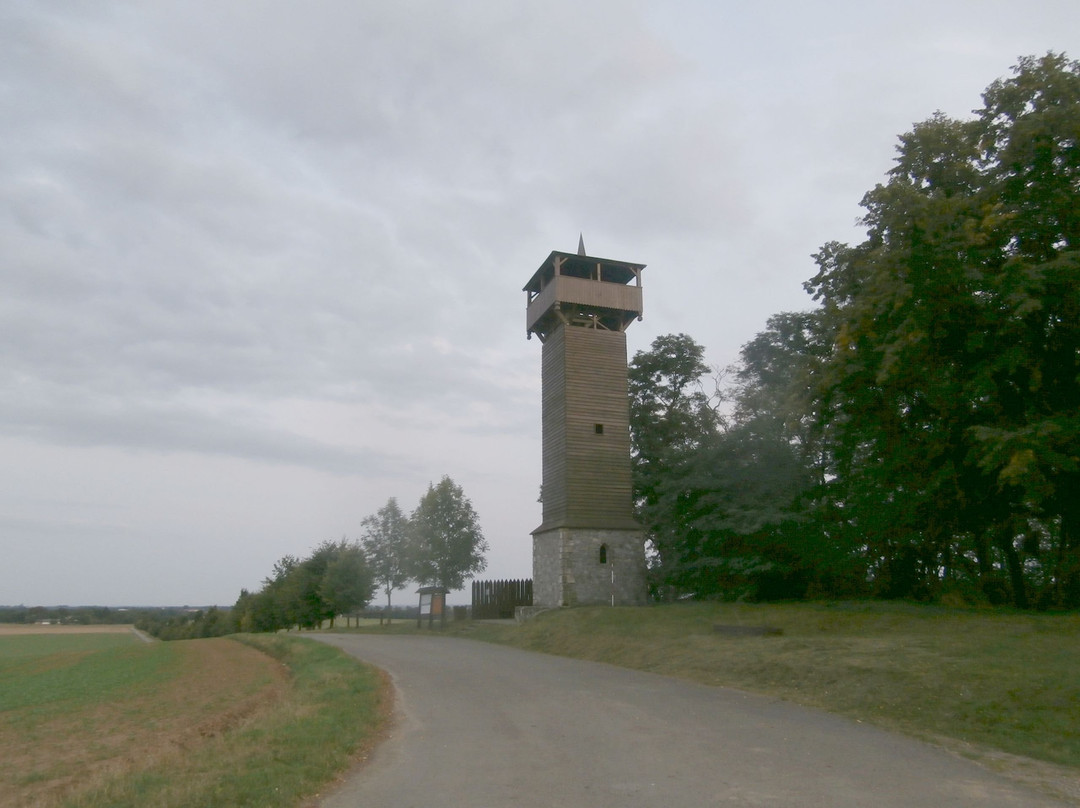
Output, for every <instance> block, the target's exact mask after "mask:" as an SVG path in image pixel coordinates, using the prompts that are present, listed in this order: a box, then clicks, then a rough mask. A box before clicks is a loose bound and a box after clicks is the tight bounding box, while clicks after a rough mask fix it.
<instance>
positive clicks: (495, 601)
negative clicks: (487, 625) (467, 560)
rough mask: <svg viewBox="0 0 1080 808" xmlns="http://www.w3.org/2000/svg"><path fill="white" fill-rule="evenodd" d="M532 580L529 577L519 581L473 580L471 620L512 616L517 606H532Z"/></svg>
mask: <svg viewBox="0 0 1080 808" xmlns="http://www.w3.org/2000/svg"><path fill="white" fill-rule="evenodd" d="M532 602H533V582H532V579H531V578H528V579H525V580H521V581H473V585H472V617H473V620H498V619H507V618H511V617H513V616H514V609H515V608H517V607H518V606H532Z"/></svg>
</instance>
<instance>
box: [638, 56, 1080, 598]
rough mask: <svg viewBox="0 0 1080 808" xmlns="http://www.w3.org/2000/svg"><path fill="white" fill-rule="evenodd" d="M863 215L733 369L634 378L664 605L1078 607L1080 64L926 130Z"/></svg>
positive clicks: (667, 354) (668, 357)
mask: <svg viewBox="0 0 1080 808" xmlns="http://www.w3.org/2000/svg"><path fill="white" fill-rule="evenodd" d="M862 206H863V208H864V210H865V211H866V213H865V216H864V217H863V219H862V224H863V225H864V227H865V228H866V239H865V240H864V241H863V242H862V243H860V244H857V245H854V246H850V245H847V244H841V243H837V242H831V243H828V244H826V245H824V246H823V247H822V248H821V250H820V251H819V252H818V253H817V254H816V255H815V256H814V260H815V262H816V265H817V272H816V274H815V275H814V276H813V277H812V278H811V279H810V280H808V281H807V282H806V284H805V287H806V289H807V291H808V292H809V293H810V294H811V295H812V297H813V300H814V301H816V303H817V307H816V308H814V309H812V310H810V311H806V312H784V313H780V314H776V315H774V316H773V317H771V318H770V319H769V321H768V322H767V324H766V328H765V330H763V331H762V332H761V333H760V334H758V335H757V336H756V337H755V338H754V339H753V340H751V341H750V342H748V343H747V344H746V345H744V346H743V348H742V350H741V352H740V356H739V360H738V362H737V364H736V365H735V367H733V368H730V369H728V370H726V371H725V372H724V373H721V374H714V372H713V371H711V370H710V368H709V367H708V366H707V364H706V363H705V361H704V358H703V357H704V349H703V348H702V347H701V346H700V345H698V344H697V343H696V342H695V341H694V340H693V339H692V338H690V337H688V336H687V335H685V334H678V335H668V336H663V337H660V338H658V339H657V340H656V341H654V342H653V343H652V345H651V347H650V349H649V350H647V351H641V352H638V354H637V355H636V356H635V357H634V358H633V360H632V361H631V363H630V401H631V432H632V438H633V462H634V481H635V483H634V484H635V497H636V502H637V507H638V515H639V518H640V519H641V521H642V522H643V524H644V525H645V527H646V529H647V531H648V535H649V539H650V543H649V547H650V550H651V562H652V569H653V586H654V590H655V593H656V594H657V595H658V596H660V597H671V596H682V595H694V596H699V597H726V598H736V597H750V598H761V599H772V598H801V597H809V596H879V597H886V598H901V597H903V598H918V599H938V598H942V597H951V598H959V599H962V600H964V601H967V602H990V603H995V604H997V603H1010V604H1013V605H1015V606H1017V607H1021V608H1027V607H1037V608H1060V607H1065V608H1076V607H1077V606H1080V63H1077V62H1071V61H1069V60H1067V59H1066V58H1065V56H1063V55H1057V54H1053V53H1051V54H1047V55H1046V56H1044V57H1041V58H1036V57H1027V58H1024V59H1021V60H1020V62H1019V64H1018V65H1017V66H1016V67H1015V68H1014V70H1013V73H1012V75H1011V77H1009V78H1006V79H1001V80H998V81H995V82H994V83H993V84H991V85H990V87H989V88H988V89H987V90H986V92H985V93H984V95H983V106H982V108H981V109H979V110H976V111H975V115H974V117H973V118H972V119H971V120H954V119H951V118H948V117H946V116H944V115H942V114H940V113H938V114H936V115H934V116H933V117H931V118H930V119H929V120H927V121H924V122H922V123H919V124H916V125H915V126H914V128H913V129H912V131H910V132H908V133H906V134H904V135H902V136H901V137H900V139H899V146H898V156H897V158H896V163H895V165H894V167H893V168H892V170H891V171H889V173H888V177H887V180H886V181H885V182H883V183H882V184H879V185H877V186H876V187H875V188H874V189H873V190H871V191H870V192H869V193H867V194H866V196H865V197H864V199H863V201H862Z"/></svg>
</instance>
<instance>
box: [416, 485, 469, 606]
mask: <svg viewBox="0 0 1080 808" xmlns="http://www.w3.org/2000/svg"><path fill="white" fill-rule="evenodd" d="M409 536H410V550H409V567H410V570H411V575H410V577H411V578H412V579H414V580H416V581H419V582H420V583H421V584H428V585H436V586H443V587H446V588H447V589H460V588H461V587H463V586H464V585H465V580H466V578H468V577H470V576H472V575H475V574H477V573H480V572H483V571H484V569H485V568H486V567H487V561H486V560H485V559H484V553H486V552H487V549H488V544H487V540H486V539H485V538H484V534H483V532H482V531H481V529H480V520H479V517H478V516H477V515H476V511H475V510H474V509H473V506H472V503H471V502H470V501H469V499H468V497H466V496H465V492H464V491H463V490H462V488H461V486H459V485H457V484H456V483H455V482H454V481H453V480H451V479H450V478H449V477H443V478H442V479H441V480H440V481H439V483H438V484H437V485H428V490H427V493H426V494H424V496H423V497H421V499H420V503H419V504H418V505H417V506H416V510H414V511H413V513H412V516H411V517H409Z"/></svg>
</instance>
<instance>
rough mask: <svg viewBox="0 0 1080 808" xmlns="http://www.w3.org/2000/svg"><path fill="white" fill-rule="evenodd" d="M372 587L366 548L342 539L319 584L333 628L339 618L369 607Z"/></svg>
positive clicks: (372, 582) (320, 593)
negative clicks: (336, 618)
mask: <svg viewBox="0 0 1080 808" xmlns="http://www.w3.org/2000/svg"><path fill="white" fill-rule="evenodd" d="M373 588H374V581H373V578H372V573H371V569H370V567H369V565H368V560H367V557H366V556H365V555H364V551H363V549H362V548H361V547H360V546H359V545H357V544H349V543H347V542H346V541H345V540H344V539H342V540H341V542H340V543H339V544H338V545H337V547H336V551H335V553H334V554H333V557H332V558H331V559H330V560H329V561H328V562H327V564H326V569H325V571H324V572H323V575H322V580H321V581H320V583H319V595H320V596H321V597H322V600H323V602H324V603H325V604H326V611H328V612H329V613H330V628H333V627H334V619H335V617H336V616H337V615H339V614H349V613H350V612H354V611H358V610H359V609H362V608H363V607H364V606H366V605H367V603H368V601H369V600H371V593H372V590H373Z"/></svg>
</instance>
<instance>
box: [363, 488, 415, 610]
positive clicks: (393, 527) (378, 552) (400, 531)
mask: <svg viewBox="0 0 1080 808" xmlns="http://www.w3.org/2000/svg"><path fill="white" fill-rule="evenodd" d="M361 525H362V526H363V534H362V535H361V541H362V542H363V543H364V549H365V550H366V551H367V555H368V560H369V562H370V564H371V570H372V573H373V574H374V577H375V583H376V584H377V585H378V586H379V587H380V588H381V589H382V591H383V592H385V593H386V614H387V617H388V618H389V615H390V608H391V604H390V598H391V595H392V594H393V591H394V590H395V589H399V588H400V587H402V586H404V585H405V584H406V582H407V581H408V580H409V571H408V550H409V520H408V518H407V517H406V516H405V514H404V513H402V511H401V508H400V507H399V506H398V503H397V499H396V498H394V497H390V499H388V500H387V501H386V504H385V505H384V506H383V507H381V508H379V510H378V511H377V512H376V513H374V514H372V515H370V516H366V517H364V520H363V522H361Z"/></svg>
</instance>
